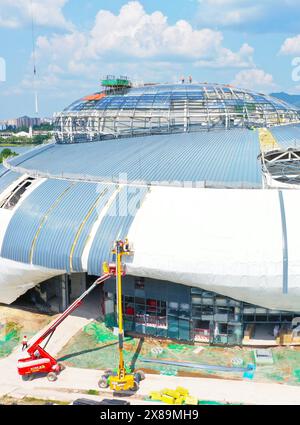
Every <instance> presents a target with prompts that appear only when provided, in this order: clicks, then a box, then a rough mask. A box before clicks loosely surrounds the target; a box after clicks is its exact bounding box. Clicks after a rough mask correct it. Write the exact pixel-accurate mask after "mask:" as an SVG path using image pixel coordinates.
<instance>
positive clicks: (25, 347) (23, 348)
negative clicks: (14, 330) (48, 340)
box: [22, 335, 28, 351]
mask: <svg viewBox="0 0 300 425" xmlns="http://www.w3.org/2000/svg"><path fill="white" fill-rule="evenodd" d="M27 348H28V339H27V336H26V335H24V336H23V339H22V351H24V350H26V349H27Z"/></svg>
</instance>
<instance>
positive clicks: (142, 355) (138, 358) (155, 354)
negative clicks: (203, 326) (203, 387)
mask: <svg viewBox="0 0 300 425" xmlns="http://www.w3.org/2000/svg"><path fill="white" fill-rule="evenodd" d="M117 344H118V340H117V337H116V336H114V335H113V333H112V332H111V331H110V330H109V329H108V328H106V327H105V325H104V324H103V323H99V322H93V323H91V324H90V325H88V326H86V327H85V328H84V329H83V331H81V332H79V333H78V334H77V335H75V336H74V337H73V338H72V339H71V340H70V341H69V343H68V344H67V345H66V346H65V347H64V348H63V350H62V351H61V352H60V353H59V357H60V360H61V361H63V362H65V364H66V365H69V366H74V367H79V368H89V369H114V368H115V367H116V365H117V364H118V351H117ZM271 351H272V355H273V364H271V365H264V366H260V365H256V366H255V367H256V369H255V372H254V373H253V374H251V373H250V374H246V375H245V374H244V373H243V372H241V371H235V370H234V368H235V367H242V368H247V366H248V365H249V364H254V365H255V357H254V350H253V349H252V348H249V347H243V348H241V347H212V346H207V345H203V346H199V345H188V344H178V343H174V342H172V341H168V340H164V341H159V340H157V339H153V338H133V337H127V338H125V343H124V359H125V363H126V364H127V366H129V367H132V366H133V367H134V368H135V369H136V370H137V369H143V370H144V371H145V372H148V373H154V374H160V375H169V376H186V377H202V378H209V377H211V378H218V379H231V380H244V379H250V380H253V381H256V382H266V383H267V382H269V383H270V382H272V383H278V384H280V383H281V384H289V385H300V348H296V347H295V348H288V347H276V348H272V349H271ZM144 359H155V360H156V359H157V360H171V361H176V362H192V363H196V364H204V365H207V368H206V369H205V370H197V369H194V368H192V369H191V368H185V367H178V366H168V365H162V364H153V363H145V362H143V360H144ZM209 366H212V368H210V367H209ZM214 366H226V367H228V368H230V369H229V370H228V371H225V372H224V371H216V370H214Z"/></svg>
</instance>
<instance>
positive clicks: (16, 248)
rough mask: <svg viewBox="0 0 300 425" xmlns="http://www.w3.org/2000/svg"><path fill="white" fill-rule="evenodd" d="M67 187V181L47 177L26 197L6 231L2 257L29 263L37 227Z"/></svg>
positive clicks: (68, 184) (45, 218)
mask: <svg viewBox="0 0 300 425" xmlns="http://www.w3.org/2000/svg"><path fill="white" fill-rule="evenodd" d="M70 186H71V185H70V182H66V181H59V180H48V181H46V182H45V183H43V184H41V185H40V186H39V187H37V188H36V189H35V190H34V191H33V192H32V193H31V194H30V195H29V196H28V198H26V199H25V201H24V202H23V203H22V204H21V205H20V207H19V208H18V209H17V210H16V212H15V214H14V215H13V217H12V219H11V221H10V223H9V225H8V228H7V230H6V233H5V237H4V241H3V244H2V250H1V256H2V257H4V258H8V259H11V260H15V261H21V262H23V263H30V254H31V249H32V245H33V243H34V240H35V237H36V235H37V234H38V231H39V229H40V227H41V226H42V225H43V223H44V222H45V220H47V213H49V211H50V210H51V208H53V206H54V205H55V202H57V200H58V199H59V197H61V196H62V194H63V193H64V192H65V191H66V190H67V189H68V188H70Z"/></svg>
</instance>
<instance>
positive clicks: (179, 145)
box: [22, 129, 262, 187]
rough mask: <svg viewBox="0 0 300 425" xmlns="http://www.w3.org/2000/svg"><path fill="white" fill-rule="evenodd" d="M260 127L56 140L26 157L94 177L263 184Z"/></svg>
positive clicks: (56, 171)
mask: <svg viewBox="0 0 300 425" xmlns="http://www.w3.org/2000/svg"><path fill="white" fill-rule="evenodd" d="M259 153H260V145H259V137H258V132H257V131H250V130H245V129H238V130H228V131H218V130H214V131H210V132H205V131H202V132H195V133H183V134H173V135H172V134H171V135H159V136H146V137H136V138H129V139H118V140H104V141H101V142H97V143H85V144H74V145H68V146H64V145H56V146H55V147H53V148H52V149H50V150H48V151H46V152H41V153H40V154H39V155H37V156H35V157H34V158H31V159H28V160H26V161H25V162H23V165H22V166H23V167H24V168H25V169H29V170H40V172H41V173H51V174H52V175H54V176H63V177H68V178H84V177H88V178H89V179H91V180H102V181H103V180H110V181H111V180H113V181H115V182H118V181H120V174H122V173H124V175H123V176H121V178H123V179H124V178H126V177H127V179H128V180H129V181H139V182H144V183H146V184H148V183H151V182H153V181H154V182H156V181H159V182H161V181H171V182H177V181H180V182H183V181H192V182H208V183H211V184H214V183H216V184H231V185H233V186H236V187H241V186H243V185H245V184H248V185H254V186H259V187H260V186H261V182H262V172H261V167H260V163H259V161H258V160H257V156H258V155H259Z"/></svg>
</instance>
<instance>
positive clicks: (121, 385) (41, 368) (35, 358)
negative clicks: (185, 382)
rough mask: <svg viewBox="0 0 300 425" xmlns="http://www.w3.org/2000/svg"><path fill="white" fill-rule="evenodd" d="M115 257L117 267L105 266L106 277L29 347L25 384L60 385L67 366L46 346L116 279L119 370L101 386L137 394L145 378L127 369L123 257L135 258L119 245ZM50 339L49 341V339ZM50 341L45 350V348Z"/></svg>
mask: <svg viewBox="0 0 300 425" xmlns="http://www.w3.org/2000/svg"><path fill="white" fill-rule="evenodd" d="M112 252H113V254H114V255H115V257H116V262H115V263H110V264H108V263H103V272H104V274H103V275H102V276H101V277H100V278H99V279H97V280H96V281H95V282H94V283H93V285H92V286H91V287H90V288H89V289H87V290H86V291H85V292H84V293H83V294H82V295H81V296H80V297H79V298H78V299H77V300H76V301H74V302H73V303H72V304H71V305H70V307H69V308H67V309H66V311H64V313H62V314H61V316H60V317H59V318H58V319H57V320H56V321H55V322H54V323H52V324H50V325H49V327H48V328H47V329H46V330H45V331H44V332H43V334H42V335H41V336H39V337H37V339H36V340H35V341H33V342H31V343H30V344H29V347H28V348H27V349H26V357H25V358H22V359H20V360H19V361H18V373H19V375H20V376H22V378H23V379H24V380H30V379H32V378H33V376H34V375H36V374H47V378H48V380H49V381H50V382H53V381H56V380H57V377H58V375H59V373H60V372H61V371H62V370H63V369H64V366H63V365H62V364H60V363H58V362H57V360H56V359H54V358H53V357H52V356H51V355H50V354H49V353H47V351H46V350H45V349H46V346H47V344H48V342H49V340H50V338H51V337H52V335H53V333H54V332H55V331H56V329H57V328H58V326H60V325H61V323H62V322H63V321H64V320H65V319H66V318H67V317H68V316H69V315H70V314H71V313H73V311H75V310H76V309H77V308H78V307H79V306H80V305H81V304H82V301H83V300H84V298H86V297H87V295H88V294H90V293H91V292H92V291H93V290H94V289H95V288H96V287H97V286H98V285H100V284H102V283H104V282H105V281H106V280H108V279H110V278H111V277H113V276H115V277H116V284H117V294H118V295H117V297H118V324H119V366H118V369H117V371H116V372H113V371H106V373H105V374H104V375H103V376H102V377H101V380H100V382H99V385H100V387H101V388H104V387H105V388H108V387H110V388H111V389H112V390H118V391H122V390H137V389H138V388H139V382H140V381H141V380H142V379H144V378H145V376H144V374H143V372H142V371H139V372H136V373H133V372H132V373H131V372H130V371H128V370H127V369H126V368H125V365H124V358H123V339H124V331H123V312H122V277H123V276H125V265H122V263H121V260H122V257H123V255H132V253H131V252H130V250H129V244H128V241H127V240H126V241H125V242H122V241H117V242H116V243H115V248H114V249H113V251H112ZM47 338H48V339H47ZM44 341H46V343H45V345H44V347H41V344H42V343H43V342H44Z"/></svg>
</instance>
